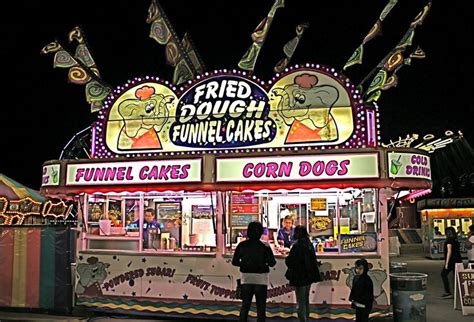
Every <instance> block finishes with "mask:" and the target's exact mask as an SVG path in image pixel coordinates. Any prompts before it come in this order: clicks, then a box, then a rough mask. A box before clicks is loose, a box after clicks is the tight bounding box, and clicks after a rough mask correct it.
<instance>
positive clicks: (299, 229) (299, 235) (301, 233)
mask: <svg viewBox="0 0 474 322" xmlns="http://www.w3.org/2000/svg"><path fill="white" fill-rule="evenodd" d="M308 237H309V234H308V231H307V230H306V227H305V226H303V225H298V226H296V227H295V230H294V232H293V239H295V240H300V239H303V238H308Z"/></svg>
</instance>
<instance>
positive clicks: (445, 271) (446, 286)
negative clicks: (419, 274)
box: [441, 267, 454, 294]
mask: <svg viewBox="0 0 474 322" xmlns="http://www.w3.org/2000/svg"><path fill="white" fill-rule="evenodd" d="M451 271H454V267H448V269H446V267H443V270H442V271H441V279H442V280H443V285H444V292H445V293H449V294H451V293H452V292H451V289H450V288H449V280H448V275H449V272H451Z"/></svg>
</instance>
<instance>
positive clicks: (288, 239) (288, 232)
mask: <svg viewBox="0 0 474 322" xmlns="http://www.w3.org/2000/svg"><path fill="white" fill-rule="evenodd" d="M293 234H294V228H293V217H292V216H291V215H286V216H285V219H283V227H281V228H280V229H278V237H277V240H278V243H279V244H280V246H283V247H286V248H290V247H291V244H292V242H293V241H292V239H293Z"/></svg>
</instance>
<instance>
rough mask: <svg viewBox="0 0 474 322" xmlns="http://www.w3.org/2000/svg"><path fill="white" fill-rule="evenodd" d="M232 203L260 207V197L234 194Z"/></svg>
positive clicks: (248, 194)
mask: <svg viewBox="0 0 474 322" xmlns="http://www.w3.org/2000/svg"><path fill="white" fill-rule="evenodd" d="M231 201H232V204H246V205H250V204H253V205H255V204H257V205H258V197H256V196H255V195H254V194H253V193H232V199H231Z"/></svg>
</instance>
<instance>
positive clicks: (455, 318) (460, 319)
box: [0, 245, 474, 322]
mask: <svg viewBox="0 0 474 322" xmlns="http://www.w3.org/2000/svg"><path fill="white" fill-rule="evenodd" d="M390 260H391V261H393V262H404V263H407V268H408V271H409V272H417V273H425V274H428V283H427V291H426V312H427V313H426V315H427V317H426V318H427V319H426V321H428V322H447V321H449V322H468V321H469V322H474V316H463V315H462V312H461V310H460V309H459V310H456V309H454V300H453V299H440V298H439V296H440V295H441V294H442V293H443V283H442V281H441V276H440V272H441V269H442V267H443V261H442V260H432V259H427V258H424V257H423V254H422V248H421V245H402V249H401V254H400V256H394V257H391V258H390ZM452 275H453V274H451V275H450V277H451V286H452V287H453V285H454V284H453V276H452ZM171 320H175V321H176V320H181V321H183V320H184V319H155V320H150V319H142V318H139V317H132V316H130V317H124V316H111V315H108V316H95V315H90V313H89V315H88V314H86V313H84V312H80V311H77V310H76V311H75V312H73V314H71V315H53V314H45V313H38V312H32V311H30V312H25V311H18V310H6V309H3V310H2V309H0V322H6V321H14V322H18V321H28V322H32V321H38V322H44V321H54V322H59V321H68V322H72V321H74V322H75V321H88V322H105V321H114V322H122V321H123V322H131V321H136V322H147V321H171ZM212 321H214V322H216V321H218V320H212ZM220 321H224V320H220ZM370 321H372V322H388V321H393V318H392V317H391V316H387V317H379V318H376V319H371V320H370Z"/></svg>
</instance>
